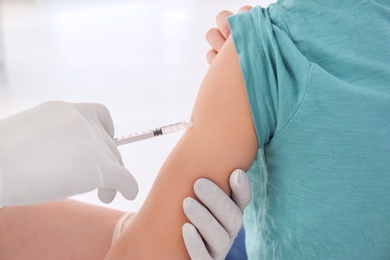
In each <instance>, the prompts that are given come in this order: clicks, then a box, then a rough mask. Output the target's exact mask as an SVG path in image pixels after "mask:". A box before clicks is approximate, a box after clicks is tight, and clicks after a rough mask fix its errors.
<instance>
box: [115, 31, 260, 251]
mask: <svg viewBox="0 0 390 260" xmlns="http://www.w3.org/2000/svg"><path fill="white" fill-rule="evenodd" d="M191 121H193V123H194V124H193V126H191V127H190V128H189V129H188V130H187V131H186V132H185V134H184V135H183V137H182V138H181V140H180V141H179V143H178V144H177V145H176V147H175V148H174V149H173V151H172V152H171V154H170V155H169V157H168V159H167V160H166V161H165V163H164V165H163V167H162V168H161V170H160V172H159V175H158V177H157V179H156V181H155V183H154V185H153V188H152V190H151V192H150V194H149V195H148V198H147V199H146V201H145V203H144V205H143V206H142V208H141V210H140V212H139V213H138V214H137V217H136V218H135V219H134V221H133V222H132V224H131V225H130V226H129V227H128V229H127V230H126V231H125V233H124V235H123V236H122V237H121V238H120V239H119V240H118V242H117V243H116V244H115V245H114V246H113V247H112V250H111V252H110V253H109V255H108V258H110V259H118V258H129V259H183V258H188V254H187V251H186V249H185V246H184V242H183V239H182V236H181V227H182V225H183V223H184V222H188V220H187V219H186V217H185V216H184V213H183V210H182V201H183V199H184V198H186V197H187V196H194V193H193V190H192V186H193V183H194V182H195V180H196V179H197V178H199V177H205V178H209V179H211V180H212V181H214V182H215V183H217V184H218V185H219V186H220V187H221V188H223V189H224V190H225V191H226V192H230V189H229V183H228V178H229V175H230V173H231V172H232V171H233V170H234V169H236V168H241V169H244V170H248V168H249V166H250V165H251V163H252V161H253V160H254V158H255V155H256V152H257V146H258V144H257V138H256V133H255V128H254V125H253V121H252V116H251V112H250V108H249V104H248V98H247V94H246V90H245V86H244V80H243V77H242V73H241V69H240V66H239V61H238V57H237V54H236V52H235V49H234V46H233V41H232V39H231V38H229V39H228V40H227V42H226V43H225V45H224V46H223V48H222V50H221V51H220V53H219V54H218V55H217V57H216V58H215V59H214V61H213V63H212V64H211V66H210V69H209V71H208V72H207V74H206V76H205V78H204V81H203V83H202V86H201V88H200V90H199V94H198V97H197V100H196V103H195V107H194V109H193V114H192V117H191Z"/></svg>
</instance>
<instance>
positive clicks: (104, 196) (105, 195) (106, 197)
mask: <svg viewBox="0 0 390 260" xmlns="http://www.w3.org/2000/svg"><path fill="white" fill-rule="evenodd" d="M116 193H117V191H116V190H113V189H106V188H99V189H98V197H99V199H100V201H101V202H103V203H107V204H108V203H111V202H112V201H113V200H114V198H115V196H116Z"/></svg>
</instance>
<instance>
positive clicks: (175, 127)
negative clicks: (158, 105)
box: [161, 122, 191, 135]
mask: <svg viewBox="0 0 390 260" xmlns="http://www.w3.org/2000/svg"><path fill="white" fill-rule="evenodd" d="M190 124H191V123H187V122H181V123H177V124H173V125H167V126H163V127H161V130H162V132H163V134H164V135H165V134H169V133H173V132H176V131H180V130H184V129H186V127H187V126H188V125H190Z"/></svg>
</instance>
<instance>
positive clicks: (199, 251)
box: [182, 170, 252, 260]
mask: <svg viewBox="0 0 390 260" xmlns="http://www.w3.org/2000/svg"><path fill="white" fill-rule="evenodd" d="M230 187H231V189H232V198H230V197H229V196H228V195H226V193H225V192H224V191H222V190H221V189H220V188H219V187H218V186H217V185H216V184H214V183H213V182H212V181H210V180H207V179H199V180H197V181H196V182H195V184H194V191H195V194H196V196H197V197H198V199H199V200H200V201H201V202H202V203H203V205H202V204H201V203H199V202H198V201H196V200H195V199H193V198H191V197H188V198H186V199H185V200H184V202H183V209H184V213H185V214H186V216H187V218H188V219H189V220H190V221H191V223H192V224H190V223H186V224H184V225H183V229H182V231H183V238H184V242H185V245H186V247H187V251H188V253H189V255H190V257H191V259H193V260H194V259H199V260H207V259H225V257H226V255H227V254H228V252H229V250H230V248H231V246H232V245H233V242H234V238H235V237H236V236H237V234H238V232H239V231H240V228H241V226H242V214H243V211H244V209H245V207H246V206H247V205H248V204H249V202H250V200H251V197H252V190H251V186H250V182H249V179H248V177H247V176H246V174H245V172H244V171H242V170H235V171H233V173H232V174H231V175H230ZM202 238H203V240H202Z"/></svg>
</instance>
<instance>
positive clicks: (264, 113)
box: [228, 6, 311, 148]
mask: <svg viewBox="0 0 390 260" xmlns="http://www.w3.org/2000/svg"><path fill="white" fill-rule="evenodd" d="M271 11H272V10H271ZM270 13H271V12H270V9H264V8H261V7H259V6H258V7H254V8H253V9H252V10H251V11H248V12H244V13H238V14H235V15H232V16H230V17H228V21H229V25H230V29H231V34H232V37H233V42H234V46H235V48H236V51H237V54H238V57H239V61H240V66H241V70H242V73H243V77H244V81H245V86H246V90H247V94H248V100H249V104H250V107H251V112H252V116H253V120H254V124H255V127H256V133H257V138H258V141H259V146H260V148H261V147H263V146H264V145H265V144H266V143H268V142H269V141H270V140H271V139H272V138H273V137H275V136H276V135H277V134H279V133H280V132H281V131H283V129H284V128H285V127H286V126H287V125H288V123H289V122H290V121H291V120H293V117H294V115H295V113H296V112H297V111H298V109H299V107H300V104H301V103H302V101H303V99H304V97H305V93H306V89H307V86H308V81H309V78H310V77H309V74H310V66H311V65H310V62H309V61H308V60H307V59H306V58H305V57H304V55H302V54H301V53H300V52H299V50H298V49H297V48H296V46H295V44H294V42H293V40H292V39H291V36H290V35H289V34H288V32H286V31H285V29H284V28H283V29H281V28H280V27H278V26H277V25H276V24H282V23H283V19H282V18H281V17H279V18H280V19H279V20H278V21H277V22H276V23H275V21H273V19H276V18H275V17H272V18H271V17H270ZM275 14H276V12H273V13H272V15H273V16H275Z"/></svg>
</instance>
